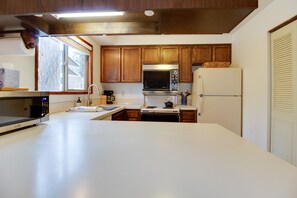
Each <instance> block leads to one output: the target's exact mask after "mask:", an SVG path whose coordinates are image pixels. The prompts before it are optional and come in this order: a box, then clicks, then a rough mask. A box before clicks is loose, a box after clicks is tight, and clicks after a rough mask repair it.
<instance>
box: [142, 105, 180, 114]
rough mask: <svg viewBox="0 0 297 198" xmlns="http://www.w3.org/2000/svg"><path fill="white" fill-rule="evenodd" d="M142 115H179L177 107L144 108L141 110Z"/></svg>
mask: <svg viewBox="0 0 297 198" xmlns="http://www.w3.org/2000/svg"><path fill="white" fill-rule="evenodd" d="M141 112H144V113H179V108H178V107H158V106H146V107H143V108H141Z"/></svg>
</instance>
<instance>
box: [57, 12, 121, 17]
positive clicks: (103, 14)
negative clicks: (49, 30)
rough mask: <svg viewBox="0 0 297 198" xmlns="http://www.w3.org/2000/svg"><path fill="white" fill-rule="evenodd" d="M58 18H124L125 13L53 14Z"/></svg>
mask: <svg viewBox="0 0 297 198" xmlns="http://www.w3.org/2000/svg"><path fill="white" fill-rule="evenodd" d="M53 15H55V16H56V17H57V18H81V17H104V16H122V15H124V12H77V13H63V14H53Z"/></svg>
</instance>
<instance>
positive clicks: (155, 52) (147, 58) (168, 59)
mask: <svg viewBox="0 0 297 198" xmlns="http://www.w3.org/2000/svg"><path fill="white" fill-rule="evenodd" d="M178 53H179V52H178V46H145V47H143V48H142V63H143V64H159V63H165V64H169V63H178Z"/></svg>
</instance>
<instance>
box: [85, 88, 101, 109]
mask: <svg viewBox="0 0 297 198" xmlns="http://www.w3.org/2000/svg"><path fill="white" fill-rule="evenodd" d="M93 86H94V87H95V88H96V89H97V94H98V96H99V95H100V91H99V89H98V87H97V85H95V84H91V85H90V86H89V87H88V100H87V106H91V104H92V99H91V98H90V93H91V88H92V87H93Z"/></svg>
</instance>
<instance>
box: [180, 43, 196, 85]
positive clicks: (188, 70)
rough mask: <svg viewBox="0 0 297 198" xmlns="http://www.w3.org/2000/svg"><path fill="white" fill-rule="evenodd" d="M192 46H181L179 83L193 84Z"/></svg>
mask: <svg viewBox="0 0 297 198" xmlns="http://www.w3.org/2000/svg"><path fill="white" fill-rule="evenodd" d="M191 52H192V49H191V47H190V46H181V47H180V49H179V82H183V83H185V82H192V81H193V77H192V76H193V73H192V62H191Z"/></svg>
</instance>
